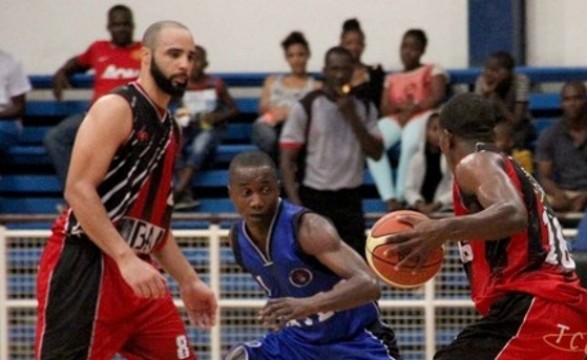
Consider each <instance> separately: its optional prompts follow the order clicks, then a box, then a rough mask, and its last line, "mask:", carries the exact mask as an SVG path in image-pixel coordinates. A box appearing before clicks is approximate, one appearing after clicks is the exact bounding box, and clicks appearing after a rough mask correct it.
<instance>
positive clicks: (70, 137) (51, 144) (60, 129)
mask: <svg viewBox="0 0 587 360" xmlns="http://www.w3.org/2000/svg"><path fill="white" fill-rule="evenodd" d="M84 117H85V114H75V115H71V116H68V117H67V118H65V119H63V120H62V121H61V122H60V123H59V124H57V126H55V127H54V128H53V129H51V130H49V132H48V133H47V135H45V139H44V141H43V142H44V143H45V147H46V148H47V152H48V153H49V157H50V158H51V161H52V162H53V166H54V167H55V172H56V173H57V177H58V178H59V182H60V183H61V187H62V188H63V189H65V181H66V180H67V171H68V169H69V161H70V160H71V152H72V150H73V143H74V141H75V136H76V134H77V130H78V129H79V127H80V125H81V123H82V120H83V119H84Z"/></svg>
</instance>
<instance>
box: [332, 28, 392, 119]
mask: <svg viewBox="0 0 587 360" xmlns="http://www.w3.org/2000/svg"><path fill="white" fill-rule="evenodd" d="M340 46H342V47H343V48H345V49H347V50H348V51H350V52H351V54H352V55H353V60H354V70H353V77H352V78H351V83H350V86H351V90H352V91H353V93H354V94H355V96H357V97H358V98H359V99H365V100H369V101H371V102H372V103H373V105H375V107H376V108H377V107H379V102H380V101H381V91H382V89H383V79H384V78H385V72H384V71H383V68H382V67H381V65H379V64H377V65H366V64H364V63H363V61H362V60H361V57H362V55H363V52H364V51H365V33H364V32H363V30H362V29H361V24H360V23H359V21H358V20H357V19H348V20H346V21H345V22H344V24H343V25H342V34H341V35H340Z"/></svg>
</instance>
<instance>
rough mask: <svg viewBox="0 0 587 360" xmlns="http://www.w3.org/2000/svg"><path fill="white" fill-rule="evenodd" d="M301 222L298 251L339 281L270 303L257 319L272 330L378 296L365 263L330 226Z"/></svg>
mask: <svg viewBox="0 0 587 360" xmlns="http://www.w3.org/2000/svg"><path fill="white" fill-rule="evenodd" d="M301 221H302V223H301V226H300V230H299V234H298V241H299V244H300V247H301V249H302V250H303V251H304V252H305V253H306V254H307V255H310V256H313V257H315V258H316V259H317V260H318V261H319V262H320V263H321V264H323V265H324V266H326V267H327V268H328V269H330V270H331V271H332V272H334V273H335V274H337V275H338V276H340V277H341V278H342V279H343V280H342V281H341V282H340V283H338V284H337V285H335V286H334V287H333V288H332V289H330V290H328V291H325V292H320V293H317V294H315V295H313V296H311V297H306V298H292V297H286V298H278V299H270V300H269V301H268V302H267V304H266V305H265V307H264V308H263V309H262V310H261V311H260V313H259V315H260V319H261V321H262V322H263V323H264V324H265V325H266V326H269V327H273V328H274V329H278V328H280V327H281V326H283V325H284V324H286V323H287V322H288V321H290V320H294V319H301V318H305V317H307V316H309V315H312V314H317V313H325V312H331V311H332V312H336V311H341V310H345V309H350V308H353V307H356V306H359V305H362V304H365V303H367V302H369V301H373V300H376V299H378V298H379V296H380V295H381V293H380V289H379V286H378V285H377V280H376V278H375V276H374V275H373V273H372V272H371V270H370V269H369V268H368V267H367V264H366V263H365V261H364V260H363V259H362V258H361V257H360V256H359V254H357V253H356V252H355V251H354V250H352V249H351V248H350V247H349V246H348V245H346V244H345V243H344V242H343V241H342V240H341V239H340V237H339V235H338V233H337V232H336V230H335V229H334V227H333V226H332V224H330V223H329V222H328V221H327V220H326V219H325V218H323V217H321V216H319V215H316V214H307V215H304V216H303V218H302V220H301Z"/></svg>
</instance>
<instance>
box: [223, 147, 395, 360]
mask: <svg viewBox="0 0 587 360" xmlns="http://www.w3.org/2000/svg"><path fill="white" fill-rule="evenodd" d="M229 194H230V199H231V200H232V202H233V204H234V205H235V207H236V209H237V211H238V213H239V214H240V215H241V216H242V220H240V221H239V222H238V223H236V224H235V225H234V226H233V227H232V230H231V233H230V239H231V242H232V247H233V251H234V255H235V259H236V261H237V262H238V263H239V265H240V266H241V267H242V268H243V269H245V270H246V271H248V272H250V273H251V275H253V277H254V278H255V280H256V281H257V282H258V283H259V285H260V286H261V287H262V288H263V289H264V290H265V292H266V293H267V296H268V297H269V300H268V301H267V303H266V304H265V306H264V307H263V309H261V310H260V312H259V320H260V321H261V322H262V323H263V325H265V326H267V327H268V328H270V329H271V330H273V332H270V333H269V334H267V335H266V336H265V337H263V339H261V340H258V341H251V342H247V343H244V344H240V345H238V346H236V347H235V348H233V349H232V350H231V351H230V352H229V354H228V355H227V357H226V359H230V360H240V359H243V360H244V359H248V360H253V359H282V360H294V359H295V360H299V359H304V360H312V359H320V360H325V359H365V360H369V359H399V351H398V348H397V345H396V341H395V336H394V333H393V331H392V330H391V329H390V328H389V327H387V326H386V325H385V324H383V323H382V322H381V321H380V320H379V317H378V309H377V307H376V305H375V303H374V301H375V300H376V299H378V298H379V296H380V290H379V287H378V285H377V281H376V279H375V277H374V275H373V274H372V273H371V271H370V270H369V268H368V267H367V265H366V263H365V261H364V260H363V259H362V258H361V257H360V256H359V255H358V254H357V253H356V252H355V251H353V250H352V249H351V248H350V247H349V246H348V245H346V244H345V243H344V242H343V241H342V240H341V239H340V237H339V235H338V234H337V232H336V230H335V228H334V226H333V225H332V224H331V223H330V222H329V221H328V220H326V218H324V217H322V216H320V215H318V214H316V213H312V212H310V211H309V210H307V209H305V208H303V207H301V206H298V205H294V204H292V203H290V202H287V201H285V200H282V199H280V197H279V182H278V179H277V170H276V168H275V164H274V163H273V161H272V160H271V158H270V157H269V155H267V154H266V153H263V152H250V153H242V154H239V155H237V156H236V157H235V158H234V159H233V160H232V162H231V164H230V168H229Z"/></svg>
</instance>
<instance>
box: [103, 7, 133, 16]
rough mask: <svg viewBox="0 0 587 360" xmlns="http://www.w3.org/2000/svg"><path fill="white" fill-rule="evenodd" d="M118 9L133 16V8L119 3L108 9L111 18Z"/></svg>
mask: <svg viewBox="0 0 587 360" xmlns="http://www.w3.org/2000/svg"><path fill="white" fill-rule="evenodd" d="M117 11H124V12H127V13H128V14H129V15H130V17H131V18H132V10H131V9H130V8H129V7H128V6H126V5H122V4H118V5H114V6H112V7H111V8H110V9H109V10H108V17H109V18H110V17H111V16H112V14H113V13H115V12H117Z"/></svg>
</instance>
